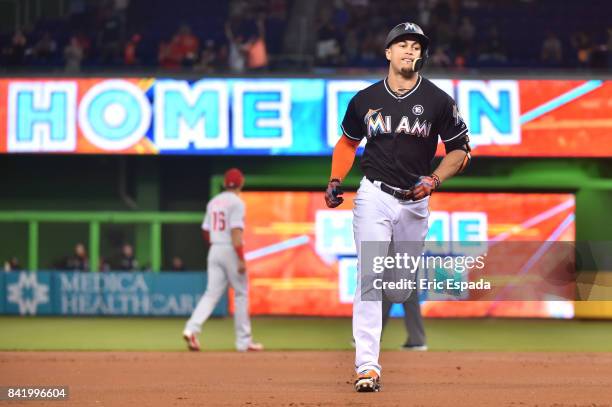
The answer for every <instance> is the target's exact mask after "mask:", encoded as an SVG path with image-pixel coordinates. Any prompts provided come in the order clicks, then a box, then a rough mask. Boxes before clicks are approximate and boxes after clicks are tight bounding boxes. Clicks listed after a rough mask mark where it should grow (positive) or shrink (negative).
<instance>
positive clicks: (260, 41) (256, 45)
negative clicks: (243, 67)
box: [245, 16, 268, 72]
mask: <svg viewBox="0 0 612 407" xmlns="http://www.w3.org/2000/svg"><path fill="white" fill-rule="evenodd" d="M256 24H257V33H256V34H255V35H253V36H251V38H250V39H249V41H247V43H246V44H245V50H246V54H247V68H248V69H249V71H251V72H260V71H264V70H266V69H267V68H268V50H267V49H266V29H265V24H264V18H263V16H262V17H259V18H258V19H257V23H256Z"/></svg>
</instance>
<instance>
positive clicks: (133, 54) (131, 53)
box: [123, 33, 142, 66]
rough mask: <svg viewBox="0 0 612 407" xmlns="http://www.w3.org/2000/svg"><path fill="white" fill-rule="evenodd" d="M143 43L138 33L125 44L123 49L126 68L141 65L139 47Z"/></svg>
mask: <svg viewBox="0 0 612 407" xmlns="http://www.w3.org/2000/svg"><path fill="white" fill-rule="evenodd" d="M141 41H142V36H141V35H140V34H138V33H136V34H134V35H132V37H131V38H130V40H129V41H128V42H127V43H126V44H125V48H124V49H123V63H124V64H125V65H126V66H133V65H140V63H141V59H140V53H139V45H140V42H141Z"/></svg>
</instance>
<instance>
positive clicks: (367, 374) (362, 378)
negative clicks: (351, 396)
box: [355, 370, 381, 393]
mask: <svg viewBox="0 0 612 407" xmlns="http://www.w3.org/2000/svg"><path fill="white" fill-rule="evenodd" d="M380 387H381V386H380V376H379V375H378V373H376V371H374V370H365V371H363V372H361V373H359V375H358V376H357V379H355V391H357V392H358V393H372V392H375V391H380Z"/></svg>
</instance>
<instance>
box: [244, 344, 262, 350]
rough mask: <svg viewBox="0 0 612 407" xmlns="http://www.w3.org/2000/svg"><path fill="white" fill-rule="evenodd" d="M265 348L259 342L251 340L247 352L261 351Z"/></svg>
mask: <svg viewBox="0 0 612 407" xmlns="http://www.w3.org/2000/svg"><path fill="white" fill-rule="evenodd" d="M262 350H264V346H263V345H262V344H261V343H258V342H251V343H249V346H248V347H247V348H246V351H247V352H259V351H262Z"/></svg>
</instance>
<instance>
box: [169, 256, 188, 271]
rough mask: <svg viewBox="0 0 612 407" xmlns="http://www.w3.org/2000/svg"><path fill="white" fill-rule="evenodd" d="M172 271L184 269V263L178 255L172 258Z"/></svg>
mask: <svg viewBox="0 0 612 407" xmlns="http://www.w3.org/2000/svg"><path fill="white" fill-rule="evenodd" d="M172 271H185V264H184V263H183V259H181V258H180V257H179V256H174V257H173V258H172Z"/></svg>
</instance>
